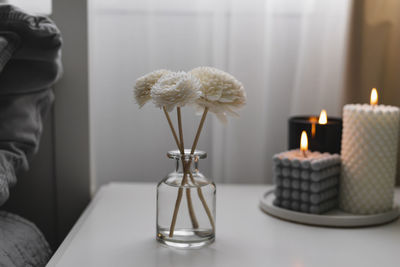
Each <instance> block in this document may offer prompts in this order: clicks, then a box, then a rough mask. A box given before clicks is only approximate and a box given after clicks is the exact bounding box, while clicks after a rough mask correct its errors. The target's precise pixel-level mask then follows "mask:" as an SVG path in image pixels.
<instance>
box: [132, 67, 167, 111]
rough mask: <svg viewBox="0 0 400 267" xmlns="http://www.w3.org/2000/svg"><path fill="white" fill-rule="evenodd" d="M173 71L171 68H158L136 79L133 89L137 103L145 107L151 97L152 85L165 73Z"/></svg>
mask: <svg viewBox="0 0 400 267" xmlns="http://www.w3.org/2000/svg"><path fill="white" fill-rule="evenodd" d="M168 73H171V71H169V70H156V71H153V72H150V73H148V74H146V75H144V76H142V77H140V78H138V79H137V80H136V84H135V87H134V90H133V93H134V96H135V99H136V103H137V104H138V105H139V107H143V106H144V104H146V103H147V102H148V101H149V100H150V99H151V96H150V90H151V87H153V85H154V84H155V83H156V82H157V81H158V80H159V79H160V78H161V77H162V76H163V75H165V74H168Z"/></svg>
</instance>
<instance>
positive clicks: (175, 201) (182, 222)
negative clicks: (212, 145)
mask: <svg viewBox="0 0 400 267" xmlns="http://www.w3.org/2000/svg"><path fill="white" fill-rule="evenodd" d="M167 156H168V157H169V158H171V159H173V160H174V165H175V170H174V171H173V172H171V173H170V174H168V175H167V176H166V177H165V178H164V179H163V180H162V181H161V182H159V183H158V185H157V240H158V241H159V242H160V243H162V244H165V245H168V246H172V247H177V248H199V247H202V246H205V245H207V244H210V243H212V242H213V241H214V239H215V193H216V187H215V184H214V183H213V182H212V181H210V180H209V179H208V178H207V177H205V176H204V175H203V174H202V173H201V172H200V171H199V159H204V158H206V157H207V154H206V153H205V152H203V151H197V150H196V151H195V153H194V154H193V155H190V150H185V155H184V156H181V154H180V152H179V151H178V150H174V151H169V152H168V153H167ZM183 162H184V163H185V166H188V165H189V164H190V172H187V171H186V175H184V169H186V168H185V167H184V166H183V164H182V163H183Z"/></svg>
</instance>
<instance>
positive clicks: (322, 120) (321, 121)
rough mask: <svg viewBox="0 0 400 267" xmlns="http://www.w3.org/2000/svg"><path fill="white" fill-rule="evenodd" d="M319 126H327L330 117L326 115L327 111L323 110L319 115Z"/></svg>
mask: <svg viewBox="0 0 400 267" xmlns="http://www.w3.org/2000/svg"><path fill="white" fill-rule="evenodd" d="M318 123H319V124H327V123H328V116H327V115H326V110H325V109H323V110H321V114H319V120H318Z"/></svg>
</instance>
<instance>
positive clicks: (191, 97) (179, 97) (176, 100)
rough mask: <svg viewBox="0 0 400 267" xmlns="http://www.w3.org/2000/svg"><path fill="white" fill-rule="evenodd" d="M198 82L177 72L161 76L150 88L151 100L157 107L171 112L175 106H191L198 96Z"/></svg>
mask: <svg viewBox="0 0 400 267" xmlns="http://www.w3.org/2000/svg"><path fill="white" fill-rule="evenodd" d="M200 87H201V85H200V82H199V80H198V79H196V78H195V77H193V76H192V75H190V74H188V73H186V72H183V71H179V72H170V73H168V74H165V75H163V76H162V77H161V78H160V79H159V80H158V81H157V82H156V84H154V86H153V87H152V88H151V93H150V95H151V98H152V99H153V102H154V104H155V105H156V106H157V107H160V108H162V107H165V108H166V109H167V111H171V110H172V109H174V107H175V106H178V107H183V106H185V105H186V104H192V103H194V101H195V100H196V99H197V98H198V97H199V95H200Z"/></svg>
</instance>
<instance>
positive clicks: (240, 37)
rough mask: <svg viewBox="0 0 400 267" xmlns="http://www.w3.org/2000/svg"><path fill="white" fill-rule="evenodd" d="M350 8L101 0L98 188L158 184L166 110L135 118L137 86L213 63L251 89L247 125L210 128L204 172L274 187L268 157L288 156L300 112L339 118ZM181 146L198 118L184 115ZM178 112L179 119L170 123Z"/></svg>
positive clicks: (95, 144) (335, 2) (258, 0)
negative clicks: (150, 77)
mask: <svg viewBox="0 0 400 267" xmlns="http://www.w3.org/2000/svg"><path fill="white" fill-rule="evenodd" d="M350 4H351V3H350V1H347V0H326V1H317V0H300V1H299V0H248V1H240V0H224V1H212V0H197V1H196V0H191V1H188V0H168V1H166V0H152V1H143V0H141V1H123V0H118V1H110V0H108V1H105V0H96V1H95V0H93V1H92V2H91V6H90V10H91V12H90V32H91V35H90V63H91V65H90V95H91V96H90V111H91V142H92V143H91V147H92V168H93V170H92V171H93V172H92V173H93V188H94V189H96V188H97V187H98V186H100V185H101V184H104V183H107V182H109V181H114V180H123V181H157V180H160V179H161V178H162V177H163V175H165V174H166V173H167V172H168V171H169V170H170V169H171V168H172V167H173V164H172V162H169V160H168V159H167V158H166V157H165V152H166V151H168V150H169V149H173V148H174V142H173V139H172V137H171V136H170V133H169V129H168V126H167V124H166V121H165V119H164V117H163V114H162V112H161V111H160V110H157V109H155V108H154V107H152V106H151V104H150V105H148V106H146V107H144V108H143V109H142V110H139V109H138V108H137V107H136V105H135V104H134V101H133V99H132V85H133V83H134V81H135V79H136V78H137V77H139V76H141V75H143V74H145V73H147V72H149V71H152V70H154V69H158V68H168V69H172V70H190V69H191V68H193V67H196V66H199V65H210V66H215V67H218V68H221V69H223V70H225V71H227V72H230V73H232V74H233V75H234V76H236V77H237V78H238V79H239V80H240V81H242V82H243V84H244V85H245V88H246V90H247V93H248V104H247V106H246V107H245V108H244V109H243V110H242V111H241V112H240V115H241V117H240V118H239V119H236V118H233V119H230V120H229V123H228V125H226V126H223V125H221V124H220V123H219V122H218V121H217V120H216V119H215V118H214V117H213V116H209V117H208V119H207V122H206V128H205V129H204V131H203V133H202V136H201V139H200V142H199V148H200V149H203V150H206V151H207V152H208V153H209V158H208V159H207V160H206V161H205V162H204V164H203V166H202V167H201V169H203V170H204V172H205V173H206V174H207V175H210V176H211V177H213V178H214V180H215V181H217V182H253V183H263V182H271V157H272V155H273V154H274V153H276V152H279V151H282V150H284V149H286V143H287V136H286V135H287V132H286V130H287V118H288V117H289V116H290V115H292V114H302V113H312V114H316V113H319V111H320V109H321V108H325V109H327V111H328V115H329V114H330V115H340V113H341V105H342V98H343V87H344V79H343V78H344V70H345V58H346V50H347V49H346V45H347V38H348V23H349V16H350ZM184 112H185V114H184V124H185V128H184V131H185V141H186V142H185V143H186V144H190V143H191V142H192V138H193V135H194V132H195V129H196V127H197V124H198V121H199V118H198V117H196V116H194V115H193V113H194V112H193V111H192V109H191V108H185V111H184ZM173 115H175V114H173Z"/></svg>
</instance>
